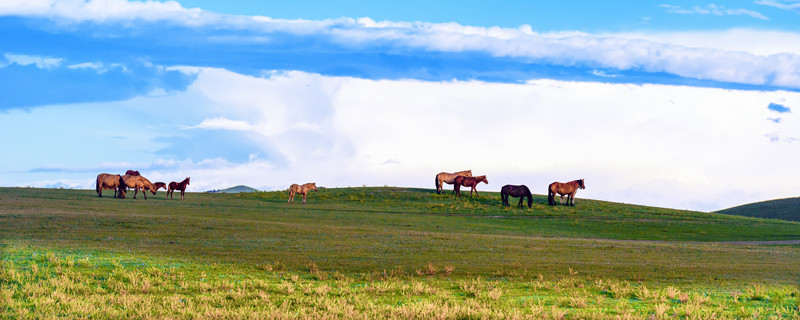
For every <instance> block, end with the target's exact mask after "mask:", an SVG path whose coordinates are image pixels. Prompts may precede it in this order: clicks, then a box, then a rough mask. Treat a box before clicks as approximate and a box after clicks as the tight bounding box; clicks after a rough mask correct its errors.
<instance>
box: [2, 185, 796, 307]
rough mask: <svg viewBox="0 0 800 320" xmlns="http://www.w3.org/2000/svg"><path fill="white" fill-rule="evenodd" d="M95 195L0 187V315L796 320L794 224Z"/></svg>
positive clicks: (267, 198)
mask: <svg viewBox="0 0 800 320" xmlns="http://www.w3.org/2000/svg"><path fill="white" fill-rule="evenodd" d="M106 194H107V195H108V196H107V197H104V198H98V197H97V196H96V194H95V193H94V191H89V190H54V189H22V188H0V251H1V252H2V261H0V262H1V264H0V266H1V267H2V269H0V317H2V318H7V319H17V318H181V319H183V318H236V319H239V318H254V319H264V318H287V319H295V318H315V319H317V318H397V319H400V318H402V319H408V318H421V319H429V318H442V319H484V318H519V319H524V318H532V319H541V318H553V319H559V318H570V319H587V318H588V319H606V318H610V319H615V318H622V319H626V318H630V319H646V318H656V319H658V318H687V319H694V318H697V319H708V318H721V319H750V318H754V319H761V318H776V319H777V318H784V319H785V318H790V319H792V318H798V317H800V310H799V309H798V301H799V300H800V297H799V295H800V244H775V243H769V242H768V241H781V240H800V223H797V222H790V221H781V220H764V219H756V218H747V217H739V216H730V215H723V214H716V213H701V212H691V211H679V210H670V209H662V208H653V207H643V206H633V205H625V204H618V203H609V202H603V201H593V200H584V199H580V198H578V200H577V201H576V202H577V205H576V206H575V207H563V206H556V207H549V206H547V205H546V199H545V198H544V197H542V196H537V197H535V199H534V206H533V209H527V208H525V209H517V208H503V207H501V206H500V197H499V195H498V194H496V193H483V192H482V193H481V196H480V197H473V198H470V197H462V198H455V197H452V196H450V195H447V194H446V195H437V194H435V193H434V192H433V191H432V190H426V189H408V188H389V187H381V188H342V189H321V190H320V191H318V192H312V193H311V195H310V196H309V203H308V205H305V206H303V205H300V204H295V205H288V204H286V200H287V196H286V193H285V192H259V193H241V194H207V193H189V194H187V200H186V201H178V200H174V201H169V200H164V199H163V197H164V193H163V192H162V193H159V194H158V195H157V196H151V197H150V199H149V200H146V201H145V200H143V199H141V198H140V199H137V200H134V199H132V197H131V196H129V197H128V199H124V200H120V199H113V198H111V197H110V195H111V193H110V191H106ZM512 203H513V202H512ZM729 241H737V242H736V243H729ZM765 241H767V242H766V243H765ZM790 243H796V242H790Z"/></svg>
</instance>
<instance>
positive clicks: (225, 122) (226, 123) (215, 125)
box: [181, 117, 255, 131]
mask: <svg viewBox="0 0 800 320" xmlns="http://www.w3.org/2000/svg"><path fill="white" fill-rule="evenodd" d="M181 129H212V130H215V129H216V130H233V131H253V130H254V129H255V127H254V126H253V125H251V124H249V123H247V121H235V120H230V119H226V118H224V117H216V118H211V119H205V120H203V121H202V122H200V123H199V124H197V125H195V126H181Z"/></svg>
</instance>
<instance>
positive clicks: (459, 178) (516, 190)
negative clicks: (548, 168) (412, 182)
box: [434, 170, 586, 208]
mask: <svg viewBox="0 0 800 320" xmlns="http://www.w3.org/2000/svg"><path fill="white" fill-rule="evenodd" d="M480 182H483V183H486V184H489V180H486V176H485V175H483V176H477V177H473V176H472V170H464V171H458V172H453V173H449V172H439V173H438V174H437V175H436V178H435V180H434V183H435V185H436V193H437V194H441V193H442V191H443V187H444V184H445V183H447V184H452V185H453V193H454V194H455V195H457V196H459V197H460V196H461V187H470V188H472V189H470V191H469V195H470V197H471V196H472V191H475V195H477V194H478V190H477V189H475V187H476V186H477V185H478V183H480ZM578 189H586V185H584V182H583V179H578V180H574V181H570V182H567V183H561V182H553V183H551V184H550V185H549V186H547V204H548V205H551V206H554V205H556V200H555V198H556V195H559V196H560V197H561V199H560V204H562V205H563V204H564V196H567V205H569V206H575V194H576V193H577V192H578ZM509 197H515V198H519V204H518V205H517V206H518V207H520V208H522V200H523V199H525V198H527V199H528V208H531V207H532V206H533V195H532V194H531V190H530V189H528V187H527V186H526V185H510V184H507V185H504V186H503V187H502V188H501V189H500V199H501V201H502V202H503V205H504V206H510V205H509V204H508V198H509Z"/></svg>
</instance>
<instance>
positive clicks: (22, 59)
mask: <svg viewBox="0 0 800 320" xmlns="http://www.w3.org/2000/svg"><path fill="white" fill-rule="evenodd" d="M5 58H6V65H8V64H18V65H21V66H29V65H35V66H36V67H37V68H39V69H52V68H56V67H58V66H60V65H61V62H62V61H64V59H62V58H53V57H44V56H34V55H24V54H13V53H6V54H5Z"/></svg>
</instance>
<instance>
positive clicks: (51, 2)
mask: <svg viewBox="0 0 800 320" xmlns="http://www.w3.org/2000/svg"><path fill="white" fill-rule="evenodd" d="M0 15H23V16H35V17H45V18H54V19H59V20H60V19H66V20H70V21H76V22H84V21H94V22H108V21H133V20H144V21H166V20H176V21H180V22H181V23H186V24H189V25H196V24H197V23H198V20H202V19H205V20H209V19H215V18H216V17H217V16H218V15H215V14H211V13H207V12H204V11H202V10H200V9H186V8H183V7H181V5H180V4H179V3H177V2H175V1H166V2H163V3H162V2H159V1H150V0H148V1H127V0H88V1H85V0H4V1H2V2H0Z"/></svg>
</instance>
